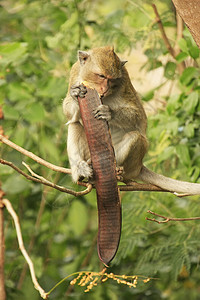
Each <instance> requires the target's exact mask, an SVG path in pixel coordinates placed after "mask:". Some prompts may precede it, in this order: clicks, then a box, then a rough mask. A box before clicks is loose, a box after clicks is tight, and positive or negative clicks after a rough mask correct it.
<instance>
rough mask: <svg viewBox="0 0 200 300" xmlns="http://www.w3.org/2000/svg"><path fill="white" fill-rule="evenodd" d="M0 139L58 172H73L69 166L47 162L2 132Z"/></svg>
mask: <svg viewBox="0 0 200 300" xmlns="http://www.w3.org/2000/svg"><path fill="white" fill-rule="evenodd" d="M0 141H1V142H2V143H4V144H6V145H8V146H10V147H11V148H13V149H15V150H17V151H18V152H20V153H22V154H24V155H26V156H28V157H30V158H31V159H33V160H35V161H36V162H37V163H39V164H41V165H43V166H45V167H47V168H49V169H51V170H53V171H56V172H61V173H65V174H71V170H70V169H67V168H63V167H58V166H56V165H54V164H51V163H49V162H47V161H46V160H44V159H42V158H40V157H39V156H37V155H35V154H33V153H32V152H30V151H27V150H26V149H24V148H22V147H20V146H18V145H16V144H15V143H13V142H11V141H10V140H8V139H7V138H6V137H5V136H3V135H2V134H0Z"/></svg>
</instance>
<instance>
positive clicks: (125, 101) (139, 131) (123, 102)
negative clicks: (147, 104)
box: [63, 46, 200, 194]
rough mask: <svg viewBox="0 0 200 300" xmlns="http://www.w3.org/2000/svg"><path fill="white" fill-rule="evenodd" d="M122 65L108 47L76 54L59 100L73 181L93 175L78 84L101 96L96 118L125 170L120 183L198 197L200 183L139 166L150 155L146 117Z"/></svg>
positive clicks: (82, 94) (82, 90) (119, 164)
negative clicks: (104, 124) (105, 128)
mask: <svg viewBox="0 0 200 300" xmlns="http://www.w3.org/2000/svg"><path fill="white" fill-rule="evenodd" d="M125 63H126V61H122V60H120V58H119V57H118V55H117V54H116V53H115V51H114V48H113V47H110V46H105V47H99V48H93V49H91V50H88V51H81V50H79V51H78V60H77V62H76V63H75V64H74V65H73V66H72V69H71V72H70V79H69V88H68V92H67V95H66V97H65V99H64V101H63V111H64V114H65V116H66V117H67V119H68V123H67V124H68V140H67V152H68V157H69V162H70V166H71V171H72V178H73V180H74V181H75V182H76V181H77V180H78V179H79V178H82V177H85V178H92V174H93V170H92V166H91V163H90V153H89V149H88V144H87V140H86V136H85V132H84V128H83V123H82V120H81V116H80V110H79V105H78V101H77V97H78V96H80V97H84V94H85V93H86V88H85V87H84V86H83V85H82V82H84V81H86V82H87V83H88V84H89V86H90V87H91V88H94V89H96V91H97V92H98V94H99V95H100V98H101V101H102V105H100V106H99V107H98V108H97V109H96V110H95V111H94V117H95V118H97V119H103V120H106V121H107V122H108V124H109V128H110V132H111V138H112V143H113V147H114V152H115V157H116V164H117V166H118V167H120V168H121V167H122V168H123V174H122V177H123V181H124V182H126V183H128V182H130V181H134V180H139V181H143V182H146V183H150V184H153V185H156V186H158V187H160V188H162V189H166V190H168V191H171V192H176V193H189V194H199V193H200V184H197V183H189V182H184V181H179V180H175V179H172V178H169V177H165V176H163V175H159V174H157V173H154V172H152V171H151V170H149V169H147V168H146V167H145V166H144V165H143V159H144V156H145V154H146V153H147V150H148V140H147V137H146V130H147V116H146V114H145V111H144V108H143V106H142V102H141V100H140V97H139V96H138V94H137V92H136V90H135V89H134V87H133V85H132V83H131V80H130V77H129V74H128V71H127V69H126V67H125Z"/></svg>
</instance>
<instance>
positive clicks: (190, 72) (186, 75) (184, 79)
mask: <svg viewBox="0 0 200 300" xmlns="http://www.w3.org/2000/svg"><path fill="white" fill-rule="evenodd" d="M196 72H197V69H196V68H195V67H188V68H187V69H185V70H184V71H183V73H182V75H181V77H180V82H181V83H182V84H183V85H188V84H189V83H190V81H191V80H192V79H193V78H194V77H195V75H196Z"/></svg>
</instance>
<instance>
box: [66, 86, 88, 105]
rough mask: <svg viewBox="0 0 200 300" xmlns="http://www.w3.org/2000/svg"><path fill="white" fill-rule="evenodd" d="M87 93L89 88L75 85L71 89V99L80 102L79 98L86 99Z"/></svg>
mask: <svg viewBox="0 0 200 300" xmlns="http://www.w3.org/2000/svg"><path fill="white" fill-rule="evenodd" d="M86 93H87V88H86V87H85V86H84V85H83V84H74V85H72V86H71V88H70V95H71V97H72V98H73V99H74V100H75V101H76V102H78V97H80V98H84V97H85V94H86Z"/></svg>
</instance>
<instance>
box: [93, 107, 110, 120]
mask: <svg viewBox="0 0 200 300" xmlns="http://www.w3.org/2000/svg"><path fill="white" fill-rule="evenodd" d="M94 117H95V118H96V119H98V120H106V121H110V120H111V110H110V107H109V106H108V105H103V104H102V105H99V106H98V107H97V109H95V110H94Z"/></svg>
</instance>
